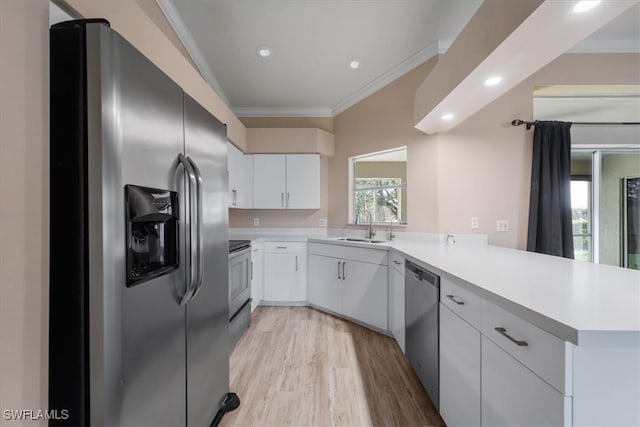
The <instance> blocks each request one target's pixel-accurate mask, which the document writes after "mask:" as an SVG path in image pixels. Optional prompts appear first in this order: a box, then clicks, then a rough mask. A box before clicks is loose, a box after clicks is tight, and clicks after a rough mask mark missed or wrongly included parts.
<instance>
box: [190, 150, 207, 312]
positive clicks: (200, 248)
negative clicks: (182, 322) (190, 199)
mask: <svg viewBox="0 0 640 427" xmlns="http://www.w3.org/2000/svg"><path fill="white" fill-rule="evenodd" d="M187 161H188V162H189V163H191V167H192V168H193V172H194V174H195V183H196V197H195V199H196V203H195V204H196V211H195V220H196V227H195V228H196V266H197V267H196V279H195V281H194V284H193V294H192V295H191V298H189V301H191V300H193V299H194V298H195V297H196V294H197V293H198V291H199V290H200V288H201V287H202V280H203V278H204V238H203V236H202V174H201V173H200V169H198V165H196V162H194V161H193V159H192V158H191V157H187ZM192 220H193V214H192Z"/></svg>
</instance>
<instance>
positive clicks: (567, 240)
mask: <svg viewBox="0 0 640 427" xmlns="http://www.w3.org/2000/svg"><path fill="white" fill-rule="evenodd" d="M570 130H571V123H566V122H545V121H539V122H536V126H535V132H534V134H533V160H532V162H531V199H530V203H529V234H528V242H527V250H528V251H532V252H539V253H543V254H549V255H558V256H563V257H565V258H572V259H573V231H572V228H571V133H570Z"/></svg>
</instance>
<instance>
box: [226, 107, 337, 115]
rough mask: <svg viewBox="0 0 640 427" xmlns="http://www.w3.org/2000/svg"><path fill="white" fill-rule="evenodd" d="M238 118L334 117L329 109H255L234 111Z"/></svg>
mask: <svg viewBox="0 0 640 427" xmlns="http://www.w3.org/2000/svg"><path fill="white" fill-rule="evenodd" d="M232 111H233V113H234V114H235V115H236V116H238V117H333V113H332V111H331V108H329V107H291V108H260V107H257V108H254V107H237V108H233V109H232Z"/></svg>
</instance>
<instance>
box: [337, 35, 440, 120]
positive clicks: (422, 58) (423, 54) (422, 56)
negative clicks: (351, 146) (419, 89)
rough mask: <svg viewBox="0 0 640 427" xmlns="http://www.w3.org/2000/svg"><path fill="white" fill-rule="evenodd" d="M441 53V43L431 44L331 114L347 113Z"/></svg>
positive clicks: (357, 92) (342, 103) (345, 99)
mask: <svg viewBox="0 0 640 427" xmlns="http://www.w3.org/2000/svg"><path fill="white" fill-rule="evenodd" d="M438 52H439V43H438V41H435V42H433V43H431V44H429V45H428V46H427V47H425V48H424V49H421V50H419V51H418V52H416V53H414V54H413V55H411V56H410V57H409V58H407V59H405V60H404V61H402V62H401V63H400V64H398V65H396V66H395V67H393V68H392V69H390V70H389V71H387V72H386V73H384V74H382V75H381V76H379V77H378V78H376V79H374V80H372V81H371V82H369V83H367V84H366V85H365V86H363V87H362V88H360V89H359V90H357V91H356V92H354V93H352V94H351V95H349V96H347V97H346V98H344V99H343V100H342V101H340V102H338V103H337V104H335V105H334V106H333V107H332V108H331V112H332V115H333V116H337V115H338V114H340V113H342V112H343V111H345V110H346V109H347V108H349V107H352V106H353V105H355V104H357V103H358V102H360V101H362V100H363V99H365V98H366V97H368V96H369V95H372V94H374V93H375V92H377V91H379V90H380V89H382V88H383V87H385V86H386V85H388V84H389V83H391V82H392V81H394V80H396V79H398V78H399V77H402V76H403V75H405V74H406V73H408V72H409V71H411V70H413V69H414V68H416V67H417V66H418V65H420V64H423V63H424V62H426V61H428V60H429V59H431V58H433V57H434V56H436V55H438Z"/></svg>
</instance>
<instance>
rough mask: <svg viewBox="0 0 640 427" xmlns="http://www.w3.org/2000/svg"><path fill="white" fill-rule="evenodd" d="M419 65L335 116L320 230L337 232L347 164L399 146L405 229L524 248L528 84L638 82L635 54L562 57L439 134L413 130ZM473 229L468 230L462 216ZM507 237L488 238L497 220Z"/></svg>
mask: <svg viewBox="0 0 640 427" xmlns="http://www.w3.org/2000/svg"><path fill="white" fill-rule="evenodd" d="M434 63H435V61H434V60H432V61H429V62H427V63H425V64H423V65H421V66H420V67H417V68H416V69H414V70H413V71H411V72H410V73H408V74H406V75H405V76H403V77H401V78H400V79H398V80H396V81H395V82H393V83H392V84H390V85H388V86H386V87H385V88H383V89H381V90H380V91H378V92H376V93H375V94H373V95H371V96H370V97H368V98H366V99H364V100H363V101H361V102H360V103H358V104H356V105H355V106H353V107H351V108H350V109H348V110H347V111H345V112H344V113H342V114H340V115H339V116H337V117H336V118H335V129H336V131H335V136H336V156H335V157H334V158H332V159H331V160H330V162H329V177H330V178H329V186H330V188H331V194H330V200H329V225H330V226H331V227H335V228H342V227H345V226H347V216H348V158H349V157H351V156H355V155H360V154H365V153H369V152H374V151H380V150H383V149H388V148H393V147H398V146H402V145H407V147H408V156H407V158H408V162H407V174H408V180H407V182H408V195H407V198H408V202H409V207H408V226H407V230H408V231H419V232H442V233H446V232H453V233H483V234H487V235H488V236H489V241H490V243H491V244H496V245H501V246H507V247H517V248H521V249H523V248H525V247H526V240H527V236H526V230H527V224H528V209H529V186H530V173H531V172H530V171H531V140H532V138H533V130H529V131H527V130H526V129H525V127H517V128H516V127H512V126H511V125H510V124H509V123H510V121H511V120H513V119H514V118H521V119H531V117H532V114H533V112H532V110H533V88H534V86H536V85H547V84H632V83H636V84H637V83H639V82H640V77H639V76H640V55H638V54H609V55H584V54H583V55H563V56H561V57H559V58H558V59H556V60H555V61H553V62H552V63H550V64H549V65H547V66H546V67H544V68H543V69H541V70H540V71H538V72H537V73H535V74H534V75H532V76H531V77H530V78H528V79H527V80H525V81H524V82H522V83H521V84H519V85H518V86H516V87H515V88H513V89H512V90H510V91H509V92H507V93H506V94H505V95H503V96H502V97H500V98H498V99H497V100H496V101H494V102H493V103H491V104H489V105H488V106H487V107H485V108H483V109H482V110H480V111H479V112H478V113H476V114H474V115H473V116H471V117H470V118H469V119H467V120H466V121H464V122H463V123H461V124H460V125H459V126H457V127H456V128H454V129H452V130H451V131H449V132H447V133H441V134H438V135H433V136H427V135H424V134H422V133H420V132H418V131H416V130H415V129H414V128H413V123H412V122H411V120H412V118H413V110H412V102H413V101H412V99H413V98H412V97H413V94H414V93H415V90H416V88H417V87H418V86H419V85H420V84H421V83H422V81H423V80H424V76H425V75H426V74H427V73H428V72H429V69H430V68H431V67H432V66H433V64H434ZM472 216H476V217H478V219H479V225H480V227H479V228H478V229H474V230H472V229H471V224H470V222H471V217H472ZM499 219H500V220H503V219H506V220H508V221H509V225H510V231H508V232H496V231H495V228H496V227H495V224H496V221H497V220H499Z"/></svg>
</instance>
